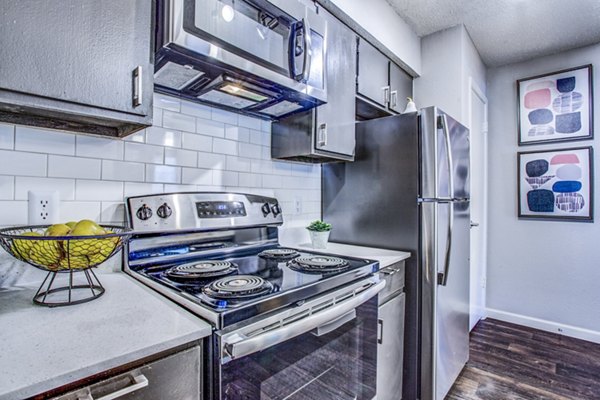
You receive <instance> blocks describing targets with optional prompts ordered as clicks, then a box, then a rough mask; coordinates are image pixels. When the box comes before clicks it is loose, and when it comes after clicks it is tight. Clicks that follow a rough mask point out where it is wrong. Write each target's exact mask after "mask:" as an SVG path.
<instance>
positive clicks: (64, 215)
mask: <svg viewBox="0 0 600 400" xmlns="http://www.w3.org/2000/svg"><path fill="white" fill-rule="evenodd" d="M100 215H101V203H100V202H99V201H62V202H61V203H60V220H61V221H79V220H82V219H91V220H92V221H96V222H100Z"/></svg>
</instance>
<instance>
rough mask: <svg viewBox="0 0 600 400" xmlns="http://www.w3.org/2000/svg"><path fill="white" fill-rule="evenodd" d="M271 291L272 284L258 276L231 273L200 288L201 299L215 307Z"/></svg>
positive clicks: (249, 298) (253, 297)
mask: <svg viewBox="0 0 600 400" xmlns="http://www.w3.org/2000/svg"><path fill="white" fill-rule="evenodd" d="M271 292H273V285H272V284H271V283H270V282H269V281H266V280H264V279H263V278H261V277H259V276H253V275H232V276H228V277H225V278H222V279H218V280H216V281H214V282H211V283H209V284H208V285H207V286H205V287H203V288H202V294H203V295H204V296H203V299H204V300H205V301H207V302H208V303H210V304H213V305H215V306H217V307H223V306H226V305H227V304H228V303H236V302H240V301H246V300H251V299H255V298H258V297H260V296H264V295H266V294H269V293H271Z"/></svg>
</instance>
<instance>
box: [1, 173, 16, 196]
mask: <svg viewBox="0 0 600 400" xmlns="http://www.w3.org/2000/svg"><path fill="white" fill-rule="evenodd" d="M14 198H15V177H14V176H4V175H0V200H13V199H14Z"/></svg>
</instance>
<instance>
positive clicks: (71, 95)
mask: <svg viewBox="0 0 600 400" xmlns="http://www.w3.org/2000/svg"><path fill="white" fill-rule="evenodd" d="M152 14H153V13H152V2H151V1H149V0H102V1H97V0H77V1H74V0H55V1H41V2H40V1H37V0H5V1H3V2H2V13H1V14H0V37H1V38H2V39H1V43H2V44H1V46H0V60H2V62H0V120H3V121H9V122H16V123H23V124H27V125H38V126H45V127H51V128H60V129H66V130H73V131H79V132H89V133H96V134H104V135H111V136H125V135H127V134H129V133H132V132H135V131H136V130H139V129H141V128H143V127H144V126H148V125H151V123H152V88H153V75H152V73H153V65H152V64H153V62H152V52H151V38H152V23H153V21H152Z"/></svg>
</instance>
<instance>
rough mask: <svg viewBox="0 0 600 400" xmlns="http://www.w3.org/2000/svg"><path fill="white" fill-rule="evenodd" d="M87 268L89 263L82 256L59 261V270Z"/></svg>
mask: <svg viewBox="0 0 600 400" xmlns="http://www.w3.org/2000/svg"><path fill="white" fill-rule="evenodd" d="M89 266H90V261H89V260H88V258H87V257H84V256H80V257H76V256H72V257H67V258H63V259H62V260H60V269H84V268H87V267H89Z"/></svg>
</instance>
